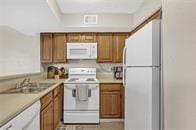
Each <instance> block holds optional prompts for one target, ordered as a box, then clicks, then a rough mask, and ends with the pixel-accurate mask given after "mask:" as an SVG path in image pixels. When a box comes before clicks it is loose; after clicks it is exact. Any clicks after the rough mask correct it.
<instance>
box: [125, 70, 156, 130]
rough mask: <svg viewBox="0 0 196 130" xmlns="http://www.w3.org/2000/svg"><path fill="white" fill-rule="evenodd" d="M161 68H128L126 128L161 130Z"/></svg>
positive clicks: (132, 129)
mask: <svg viewBox="0 0 196 130" xmlns="http://www.w3.org/2000/svg"><path fill="white" fill-rule="evenodd" d="M159 74H160V73H159V68H150V67H149V68H141V67H140V68H126V86H125V130H159V88H160V85H159Z"/></svg>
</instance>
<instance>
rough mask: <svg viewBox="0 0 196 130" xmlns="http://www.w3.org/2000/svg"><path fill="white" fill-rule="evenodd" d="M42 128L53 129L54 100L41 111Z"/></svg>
mask: <svg viewBox="0 0 196 130" xmlns="http://www.w3.org/2000/svg"><path fill="white" fill-rule="evenodd" d="M41 130H53V102H50V104H49V105H48V106H47V107H45V108H44V109H43V110H42V111H41Z"/></svg>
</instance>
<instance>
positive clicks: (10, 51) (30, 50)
mask: <svg viewBox="0 0 196 130" xmlns="http://www.w3.org/2000/svg"><path fill="white" fill-rule="evenodd" d="M34 72H40V40H39V35H38V36H26V35H23V34H21V33H19V32H17V31H15V30H13V29H11V28H9V27H7V26H0V76H8V75H15V74H25V73H34Z"/></svg>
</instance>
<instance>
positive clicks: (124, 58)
mask: <svg viewBox="0 0 196 130" xmlns="http://www.w3.org/2000/svg"><path fill="white" fill-rule="evenodd" d="M126 49H127V48H126V46H125V47H124V49H123V66H125V65H126V57H125V56H126V54H125V53H126Z"/></svg>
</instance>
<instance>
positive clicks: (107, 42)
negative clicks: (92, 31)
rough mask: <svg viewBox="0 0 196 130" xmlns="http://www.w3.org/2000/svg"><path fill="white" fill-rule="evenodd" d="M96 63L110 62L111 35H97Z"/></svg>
mask: <svg viewBox="0 0 196 130" xmlns="http://www.w3.org/2000/svg"><path fill="white" fill-rule="evenodd" d="M97 41H98V59H97V61H98V62H112V34H110V33H101V34H98V37H97Z"/></svg>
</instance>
